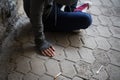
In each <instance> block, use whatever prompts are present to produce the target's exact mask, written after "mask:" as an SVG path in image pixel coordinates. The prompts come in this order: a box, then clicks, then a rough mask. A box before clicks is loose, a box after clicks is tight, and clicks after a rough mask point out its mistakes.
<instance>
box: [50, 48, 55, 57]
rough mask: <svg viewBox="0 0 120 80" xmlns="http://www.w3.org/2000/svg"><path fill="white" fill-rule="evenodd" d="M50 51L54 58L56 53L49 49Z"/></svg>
mask: <svg viewBox="0 0 120 80" xmlns="http://www.w3.org/2000/svg"><path fill="white" fill-rule="evenodd" d="M49 51H50V52H51V54H52V56H54V55H55V52H54V51H53V49H51V48H49Z"/></svg>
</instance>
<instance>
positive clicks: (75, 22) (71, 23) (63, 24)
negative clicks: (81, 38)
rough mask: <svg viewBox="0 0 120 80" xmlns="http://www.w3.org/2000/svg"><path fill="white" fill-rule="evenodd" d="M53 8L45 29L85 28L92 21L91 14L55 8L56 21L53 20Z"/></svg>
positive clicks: (71, 29) (68, 29) (70, 29)
mask: <svg viewBox="0 0 120 80" xmlns="http://www.w3.org/2000/svg"><path fill="white" fill-rule="evenodd" d="M54 15H55V13H54V8H53V10H52V12H51V14H50V17H49V18H48V20H47V24H46V25H47V26H49V27H48V29H47V30H52V31H73V30H79V29H86V28H88V27H89V26H90V25H91V23H92V18H91V15H90V14H88V13H84V12H81V11H79V12H63V11H61V10H60V9H58V10H57V23H56V25H54V22H55V16H54Z"/></svg>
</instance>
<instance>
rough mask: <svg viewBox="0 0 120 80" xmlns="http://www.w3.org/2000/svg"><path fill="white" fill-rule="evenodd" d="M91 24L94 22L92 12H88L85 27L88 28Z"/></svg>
mask: <svg viewBox="0 0 120 80" xmlns="http://www.w3.org/2000/svg"><path fill="white" fill-rule="evenodd" d="M91 24H92V16H91V15H90V14H86V16H85V19H84V27H83V29H87V28H88V27H89V26H90V25H91Z"/></svg>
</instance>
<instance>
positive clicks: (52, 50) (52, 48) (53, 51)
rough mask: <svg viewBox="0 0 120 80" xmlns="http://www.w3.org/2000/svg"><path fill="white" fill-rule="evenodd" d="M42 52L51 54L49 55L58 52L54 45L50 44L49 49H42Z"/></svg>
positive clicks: (47, 54)
mask: <svg viewBox="0 0 120 80" xmlns="http://www.w3.org/2000/svg"><path fill="white" fill-rule="evenodd" d="M41 52H42V54H43V55H44V56H49V57H53V56H55V54H56V53H55V49H54V47H53V46H50V47H49V48H48V49H45V50H42V51H41Z"/></svg>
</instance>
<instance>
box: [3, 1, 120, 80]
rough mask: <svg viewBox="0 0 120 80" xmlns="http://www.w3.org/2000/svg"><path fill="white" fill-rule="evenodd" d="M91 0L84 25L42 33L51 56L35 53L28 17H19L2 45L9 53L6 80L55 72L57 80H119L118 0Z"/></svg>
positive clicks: (33, 79)
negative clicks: (88, 20) (52, 51)
mask: <svg viewBox="0 0 120 80" xmlns="http://www.w3.org/2000/svg"><path fill="white" fill-rule="evenodd" d="M83 1H84V0H82V1H81V2H83ZM92 2H93V5H92V7H91V8H90V11H89V12H90V13H91V14H92V17H93V24H92V25H91V26H90V27H89V28H88V29H86V30H82V31H81V32H80V33H72V32H71V33H57V32H49V33H45V34H46V38H47V39H48V40H49V41H50V42H51V43H52V44H53V45H54V46H55V48H56V53H57V54H56V55H55V56H54V57H52V58H50V57H45V56H42V55H39V54H37V52H36V50H35V49H34V46H35V45H34V42H33V35H32V34H31V29H30V25H29V24H27V23H28V22H29V21H28V20H27V19H26V18H24V19H22V20H21V22H20V23H19V25H21V27H20V28H19V29H16V30H15V32H13V34H14V36H15V37H14V38H11V37H8V39H6V43H4V45H3V46H4V48H5V52H6V53H10V55H11V58H10V59H9V63H8V65H9V66H8V69H9V72H8V73H9V74H8V80H54V77H55V75H57V74H58V73H59V72H61V75H60V76H59V77H58V78H57V80H120V0H92ZM79 4H80V3H78V5H79ZM23 22H24V24H23ZM13 34H11V36H13Z"/></svg>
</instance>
